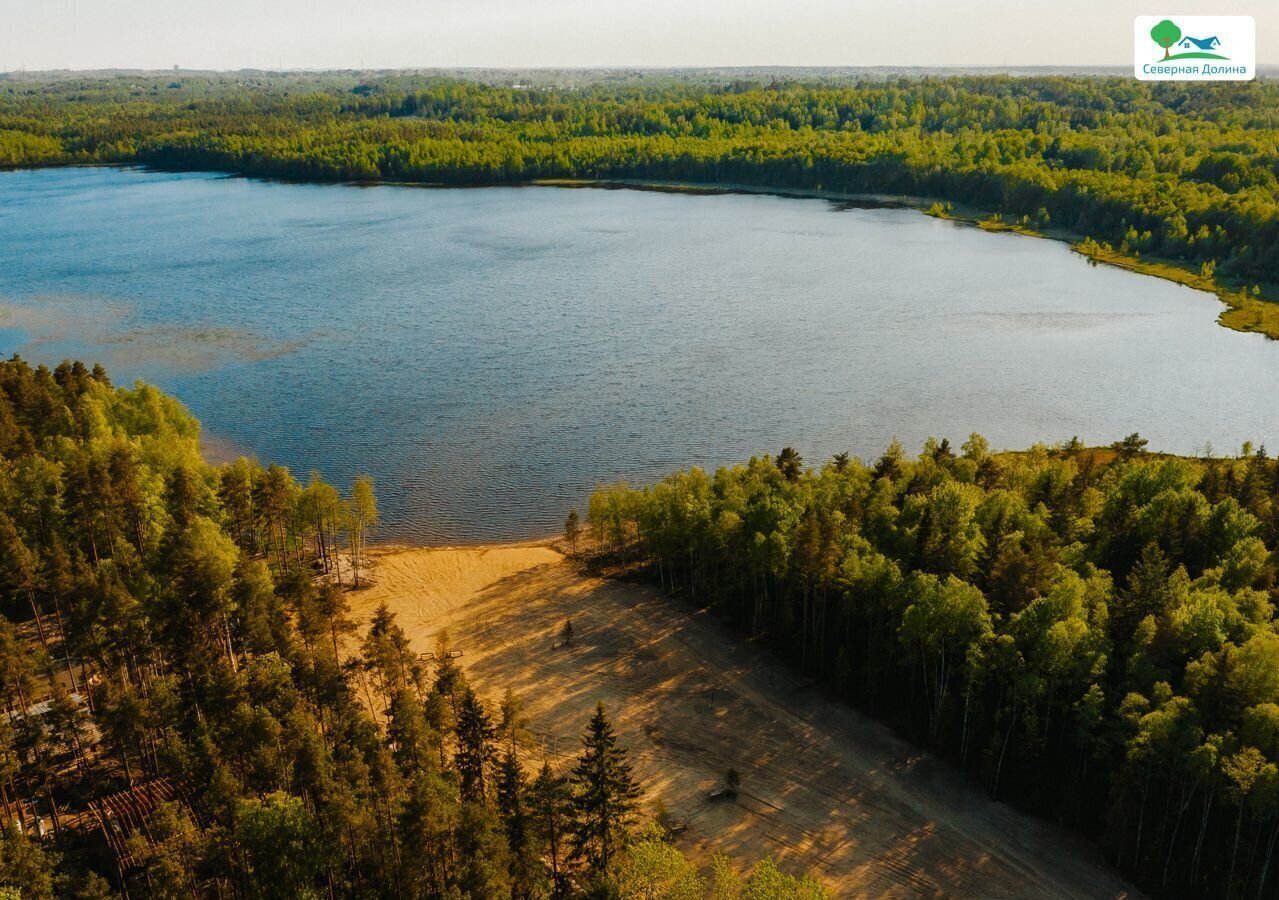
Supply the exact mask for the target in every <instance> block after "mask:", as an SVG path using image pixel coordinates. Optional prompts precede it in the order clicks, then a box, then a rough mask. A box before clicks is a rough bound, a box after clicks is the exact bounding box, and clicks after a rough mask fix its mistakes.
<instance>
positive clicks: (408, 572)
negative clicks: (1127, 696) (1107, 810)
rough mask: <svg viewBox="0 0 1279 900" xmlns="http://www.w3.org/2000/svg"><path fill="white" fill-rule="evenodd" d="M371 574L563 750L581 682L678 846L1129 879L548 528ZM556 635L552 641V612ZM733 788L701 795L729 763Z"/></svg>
mask: <svg viewBox="0 0 1279 900" xmlns="http://www.w3.org/2000/svg"><path fill="white" fill-rule="evenodd" d="M373 577H374V579H375V581H376V583H375V584H374V585H373V586H372V587H370V588H368V589H366V590H363V591H360V592H358V593H355V594H352V595H350V597H351V601H352V608H353V612H354V613H355V614H356V615H358V616H360V617H361V618H367V617H368V615H369V614H370V613H371V612H372V610H373V609H374V608H375V607H376V606H377V604H378V603H380V602H382V601H386V603H387V605H388V606H390V608H391V609H392V610H393V611H394V612H395V613H396V614H397V617H398V620H399V623H400V625H401V626H402V627H403V628H404V629H405V631H406V632H408V634H409V636H410V638H411V639H412V641H413V644H414V647H415V649H417V650H419V651H426V650H430V649H433V647H434V644H435V635H436V634H437V633H438V632H439V631H440V630H441V629H444V628H447V629H448V631H449V635H450V638H451V643H452V646H453V647H454V648H456V649H458V650H461V651H463V654H464V655H463V656H462V658H461V659H460V660H459V662H460V663H462V665H463V666H464V668H465V669H466V672H467V674H468V676H469V677H470V678H471V679H472V681H473V682H474V683H475V684H476V687H477V690H478V691H480V693H481V694H482V695H484V696H486V697H487V698H488V699H489V700H491V701H493V702H494V703H495V702H496V701H497V700H498V699H499V698H500V695H501V692H502V691H503V690H504V689H505V688H506V687H507V686H509V687H511V688H512V690H514V691H515V692H516V693H517V694H518V695H519V696H520V697H521V698H522V699H523V701H524V703H525V708H526V712H527V714H528V716H529V717H530V719H531V722H532V726H533V730H534V733H535V734H536V736H537V738H538V742H539V747H538V749H537V750H536V752H535V754H534V755H535V757H536V759H535V760H534V762H537V763H540V760H541V757H542V756H543V755H545V756H546V757H548V758H550V759H551V760H552V764H553V765H555V763H556V761H558V764H559V768H560V769H561V770H564V769H565V768H566V767H567V766H569V765H571V760H572V759H573V758H574V757H575V756H576V754H577V751H578V748H579V746H580V744H579V735H580V733H581V730H582V728H583V727H584V725H585V724H586V721H587V718H588V717H589V715H590V713H591V710H592V708H593V707H594V705H595V702H596V701H597V700H603V701H604V703H605V704H606V705H607V706H608V708H609V712H610V714H611V715H612V716H613V718H614V720H615V722H616V725H617V728H618V732H619V734H620V736H621V740H622V742H623V743H624V744H625V745H626V746H627V747H629V748H630V752H631V759H632V760H633V762H634V763H635V767H636V771H637V773H638V775H639V776H640V778H641V781H642V783H643V787H644V789H645V813H646V814H647V815H651V812H652V807H653V802H654V801H655V800H656V799H657V798H658V797H659V796H660V797H661V798H662V800H663V801H664V802H665V804H666V807H667V810H668V812H669V813H670V814H671V816H672V817H673V818H674V819H675V820H676V821H677V822H681V823H685V824H686V825H687V829H686V830H685V831H684V832H683V833H682V834H681V836H680V838H679V840H680V844H681V846H682V847H683V848H684V849H685V850H686V851H688V852H690V853H691V854H693V855H695V856H697V857H699V858H708V857H709V855H710V854H711V853H714V852H724V853H728V854H729V855H730V856H733V857H734V858H735V859H736V860H737V861H738V862H739V863H746V862H749V861H753V860H754V859H756V858H758V857H761V856H764V855H772V856H773V857H774V858H775V859H776V860H777V861H778V863H779V864H780V865H781V866H782V867H783V868H786V869H790V870H794V871H808V872H811V873H812V874H814V875H815V876H817V877H818V878H820V879H821V880H822V881H823V882H824V883H825V884H826V885H827V886H828V887H829V888H830V890H831V891H832V893H833V894H834V896H837V897H885V896H888V897H915V896H924V897H942V896H962V897H982V898H987V897H989V898H994V897H1007V898H1026V897H1054V898H1060V897H1079V898H1099V897H1130V898H1131V897H1138V896H1140V894H1138V893H1137V892H1136V891H1135V890H1134V889H1133V888H1131V887H1130V886H1129V885H1127V884H1126V883H1125V882H1124V881H1123V879H1122V878H1120V877H1119V876H1118V875H1117V874H1116V873H1114V872H1113V871H1112V870H1111V869H1110V868H1109V867H1108V866H1107V865H1106V864H1105V862H1104V861H1103V860H1102V859H1101V857H1100V854H1099V853H1098V851H1097V850H1096V849H1095V848H1093V847H1092V846H1090V845H1088V844H1087V843H1085V842H1083V841H1081V840H1079V839H1077V838H1075V837H1072V836H1071V835H1069V834H1067V833H1065V832H1063V831H1061V830H1059V829H1057V828H1054V827H1052V826H1050V825H1048V824H1045V823H1042V822H1039V821H1036V820H1035V819H1032V818H1030V817H1028V816H1024V815H1022V814H1020V813H1017V812H1016V811H1014V810H1012V809H1010V808H1008V807H1006V806H1002V805H1000V804H996V803H992V802H990V801H989V800H988V799H987V798H986V796H985V794H984V793H983V792H982V791H981V789H980V788H979V787H977V786H976V785H974V784H972V783H971V782H969V781H968V780H967V779H966V778H965V777H964V776H963V775H962V774H961V773H959V772H957V771H955V770H954V769H952V768H951V767H950V766H949V765H947V764H945V763H943V762H941V761H938V760H936V759H933V758H932V757H931V756H929V755H928V754H926V753H922V752H921V751H919V750H918V749H917V748H915V747H912V746H911V745H910V744H908V743H906V742H905V741H903V740H901V739H900V738H897V737H896V736H894V735H893V734H892V733H891V732H890V731H889V730H888V729H887V728H885V727H884V726H882V725H879V724H878V723H876V722H874V721H872V720H870V719H868V718H866V717H865V716H862V715H860V714H858V713H857V712H855V711H853V710H852V709H850V708H848V707H846V706H843V705H842V704H839V703H836V702H833V701H831V700H830V699H829V698H827V697H825V696H823V695H822V694H821V693H820V692H819V691H817V690H815V689H812V688H811V687H810V683H809V682H808V681H807V680H804V679H801V678H799V677H797V676H795V675H794V674H791V673H789V672H788V671H787V670H786V669H785V668H784V667H783V666H781V665H779V664H777V663H775V662H773V661H772V660H770V659H769V658H768V657H767V655H766V654H764V653H762V652H760V651H758V650H756V649H755V648H753V647H751V646H750V645H748V644H746V643H745V642H744V641H743V640H742V639H741V638H740V637H739V636H737V635H734V634H733V633H731V632H730V631H728V629H726V628H724V627H723V626H722V625H720V623H718V622H717V621H716V620H715V619H714V618H713V617H711V616H709V615H706V614H699V613H696V612H693V611H691V610H689V609H687V608H686V607H684V606H682V605H680V604H678V603H676V602H674V601H671V600H668V599H666V598H664V597H662V596H661V594H660V593H659V592H658V591H657V590H656V589H655V588H649V587H644V586H638V585H635V584H629V583H624V582H614V581H606V580H601V579H598V578H592V577H588V576H585V575H583V574H582V573H581V572H580V571H579V570H578V569H577V568H576V567H575V566H574V565H572V564H570V563H568V562H566V561H565V560H564V559H563V557H561V556H560V554H558V553H557V552H556V551H555V550H553V549H552V548H551V547H549V546H547V545H545V544H518V545H498V546H492V547H475V548H461V549H440V550H416V549H415V550H391V549H388V550H383V551H379V552H378V553H377V554H376V562H375V568H374V572H373ZM569 618H571V619H572V622H573V631H574V639H573V642H572V644H571V645H569V646H566V647H556V644H557V643H558V642H559V640H560V630H561V628H562V626H563V624H564V621H565V619H569ZM730 767H732V768H735V769H737V771H738V772H740V773H741V790H740V793H739V796H738V798H737V800H736V801H728V800H710V799H708V796H709V794H710V793H711V792H712V791H713V790H715V788H716V787H717V786H718V785H719V784H720V782H721V781H722V779H723V776H724V773H725V772H726V771H727V770H728V769H729V768H730Z"/></svg>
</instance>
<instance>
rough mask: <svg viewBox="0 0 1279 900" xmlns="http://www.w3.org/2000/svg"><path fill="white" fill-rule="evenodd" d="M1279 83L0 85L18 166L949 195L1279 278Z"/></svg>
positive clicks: (310, 80) (261, 81) (993, 79)
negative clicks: (106, 165) (134, 166)
mask: <svg viewBox="0 0 1279 900" xmlns="http://www.w3.org/2000/svg"><path fill="white" fill-rule="evenodd" d="M1277 146H1279V84H1275V83H1273V82H1252V83H1243V84H1215V85H1208V84H1196V85H1189V86H1188V85H1177V84H1165V83H1139V82H1134V81H1132V80H1131V79H1103V78H1084V77H1073V78H1072V77H1036V78H1013V77H1007V76H987V77H977V76H966V77H951V78H920V79H906V78H901V79H894V80H888V81H866V82H855V83H851V84H831V83H825V84H823V83H801V82H791V81H781V82H760V81H738V82H725V81H719V82H716V81H714V80H707V79H694V80H677V79H671V78H652V79H648V80H639V81H634V82H629V83H623V84H612V83H608V82H603V83H598V84H588V85H572V86H570V87H566V88H554V87H549V86H540V87H536V88H533V87H502V86H496V85H491V84H480V83H476V82H470V81H461V80H451V79H445V78H428V77H425V76H386V77H380V78H375V79H369V80H361V81H357V80H355V79H354V78H344V77H341V76H328V77H322V76H294V77H279V78H274V79H272V78H258V79H245V78H238V77H232V76H226V77H223V78H192V77H188V76H183V77H182V78H180V79H179V80H172V79H170V78H157V77H154V76H128V77H121V78H116V79H105V80H84V79H60V80H52V81H43V82H41V81H30V80H13V81H8V82H6V81H0V166H25V165H58V164H69V163H84V162H111V163H147V164H151V165H155V166H162V167H173V168H183V169H215V170H224V171H234V172H241V173H246V174H253V175H263V176H280V177H288V178H303V179H329V180H347V179H392V180H400V181H412V182H431V183H442V184H477V183H500V182H521V181H529V180H534V179H547V178H586V179H627V178H630V179H648V180H675V181H689V182H699V183H730V184H742V185H752V186H756V187H766V188H791V189H817V190H826V191H833V192H848V193H884V194H908V195H918V196H929V197H936V198H940V199H943V200H946V201H950V202H952V203H957V204H965V205H968V206H970V207H972V208H975V209H977V210H980V211H982V212H984V213H995V214H998V215H1000V216H1002V217H1003V218H1004V220H1005V221H1007V222H1011V223H1024V224H1030V225H1034V226H1036V227H1040V228H1044V227H1060V228H1062V229H1064V230H1066V231H1067V232H1070V233H1073V234H1075V235H1077V236H1079V237H1085V236H1088V237H1092V238H1094V239H1095V240H1097V241H1100V242H1104V243H1108V244H1110V245H1112V246H1113V247H1115V248H1116V249H1118V250H1120V251H1122V252H1124V253H1129V254H1147V255H1155V256H1159V257H1164V258H1168V259H1173V260H1179V261H1182V262H1185V263H1190V264H1193V265H1194V266H1199V265H1202V264H1210V265H1211V267H1212V268H1211V269H1210V270H1211V271H1215V272H1216V273H1217V275H1218V276H1219V277H1221V276H1224V277H1226V278H1229V279H1233V280H1235V281H1237V282H1242V283H1244V284H1245V286H1256V284H1257V283H1258V282H1260V283H1263V284H1267V285H1273V283H1275V282H1276V281H1279V151H1276V147H1277Z"/></svg>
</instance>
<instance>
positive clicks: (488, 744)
mask: <svg viewBox="0 0 1279 900" xmlns="http://www.w3.org/2000/svg"><path fill="white" fill-rule="evenodd" d="M496 736H497V729H496V728H494V727H493V721H492V719H491V718H490V717H489V713H488V710H486V709H485V708H484V704H483V702H481V700H480V698H479V697H477V696H475V691H474V690H472V689H471V688H470V687H469V686H468V687H467V688H466V690H465V691H464V692H463V694H462V703H461V706H460V708H459V710H458V716H457V757H456V765H457V774H458V779H459V782H460V786H461V792H462V799H463V800H469V801H472V802H475V803H483V802H485V801H486V799H487V798H488V785H489V773H490V772H492V770H493V763H494V759H495V756H496V750H495V749H494V746H493V741H494V738H495V737H496Z"/></svg>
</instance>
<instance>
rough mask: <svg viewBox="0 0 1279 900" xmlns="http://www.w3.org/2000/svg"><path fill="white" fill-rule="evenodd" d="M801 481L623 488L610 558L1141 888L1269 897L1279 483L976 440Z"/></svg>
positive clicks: (1138, 443)
mask: <svg viewBox="0 0 1279 900" xmlns="http://www.w3.org/2000/svg"><path fill="white" fill-rule="evenodd" d="M792 474H793V475H794V476H795V477H794V478H793V479H791V478H787V477H785V475H784V474H783V473H781V472H780V471H779V470H778V468H777V466H776V465H773V464H771V461H769V460H761V459H756V460H751V461H750V462H748V463H746V464H745V465H740V466H735V467H732V468H724V469H720V470H719V471H717V472H715V473H714V475H713V476H711V477H710V478H709V479H708V480H705V477H704V476H702V475H701V473H697V472H695V471H690V472H688V473H683V474H678V475H674V476H671V477H668V478H666V479H664V480H663V481H662V482H660V483H659V484H657V485H654V486H652V487H649V488H645V489H640V490H625V489H623V488H614V489H612V490H611V491H610V493H609V496H608V502H609V504H610V508H611V509H613V510H616V511H618V512H617V516H618V519H617V521H616V522H615V523H614V527H615V530H616V534H617V535H618V536H619V537H618V540H619V546H618V548H617V549H618V552H619V553H622V554H623V555H626V554H630V555H631V556H632V557H634V558H635V559H638V560H645V561H648V562H650V563H652V564H653V569H654V577H655V578H657V577H660V579H661V581H662V583H663V584H664V585H665V586H666V587H667V588H668V589H671V590H672V591H674V592H676V593H677V594H679V595H682V596H688V597H689V598H690V599H692V596H693V591H694V586H696V588H695V589H696V603H697V604H698V606H699V607H700V606H704V605H706V604H707V603H710V604H712V605H713V606H715V607H716V608H717V609H718V610H719V611H720V612H721V613H723V614H725V615H727V616H728V617H730V618H731V619H732V620H733V621H735V622H736V623H737V624H738V626H739V627H740V628H742V629H743V631H746V632H748V633H751V634H756V635H760V636H761V637H762V639H763V640H765V641H767V642H768V643H769V644H770V646H772V647H773V648H774V650H775V651H776V652H778V653H780V654H781V655H782V656H784V657H785V658H786V659H787V660H788V661H790V662H791V663H793V664H794V665H795V666H797V667H799V668H800V669H801V670H802V671H804V672H806V673H809V674H811V675H812V676H813V677H816V678H819V679H822V680H825V681H826V682H828V683H829V684H831V685H832V686H833V687H834V688H835V689H836V690H838V691H839V692H840V693H841V694H843V695H844V696H846V697H849V698H851V699H853V700H855V701H857V702H859V703H862V704H864V705H866V706H867V707H868V708H869V709H871V710H873V711H876V712H880V713H882V714H884V715H886V716H887V717H889V718H890V720H891V721H892V722H893V723H894V724H895V725H896V726H897V727H899V728H901V729H903V730H905V731H907V732H909V733H911V734H913V735H914V736H916V737H917V738H918V739H920V740H921V741H923V742H926V743H927V744H928V745H929V746H931V747H933V748H935V749H937V750H939V751H940V752H943V753H947V754H950V755H953V756H954V757H955V758H956V759H957V760H958V761H959V762H960V763H961V764H963V765H965V766H966V767H968V768H969V769H971V770H972V771H973V773H974V774H975V775H976V776H977V777H979V778H981V779H982V781H983V782H984V783H985V785H986V786H987V787H988V788H989V789H990V790H991V791H992V792H993V793H995V794H996V795H997V796H1009V795H1012V794H1014V793H1015V794H1016V795H1017V796H1019V797H1020V798H1022V800H1023V802H1025V803H1027V804H1029V805H1032V806H1034V807H1035V808H1036V809H1039V810H1041V811H1043V812H1045V813H1047V814H1050V815H1052V816H1055V817H1058V818H1060V819H1062V820H1064V821H1068V822H1074V823H1076V824H1078V825H1080V826H1081V827H1083V828H1084V829H1085V830H1089V829H1091V830H1093V831H1094V832H1095V833H1099V834H1103V835H1104V840H1105V843H1106V845H1107V847H1108V848H1109V849H1111V850H1112V851H1113V852H1114V853H1115V854H1116V855H1117V857H1118V858H1121V859H1123V860H1127V862H1126V863H1125V864H1124V865H1125V868H1126V869H1127V870H1128V871H1129V872H1131V873H1132V874H1133V875H1135V876H1136V877H1137V878H1139V879H1141V880H1142V881H1143V883H1150V884H1151V885H1153V886H1155V887H1156V888H1158V887H1159V886H1160V885H1162V884H1164V883H1165V877H1166V878H1167V883H1168V884H1172V883H1174V882H1176V883H1191V882H1193V881H1194V879H1201V880H1202V884H1203V885H1204V892H1203V893H1204V896H1212V895H1214V892H1216V893H1217V894H1221V893H1223V892H1226V891H1227V889H1228V888H1230V885H1231V882H1232V876H1231V875H1230V871H1231V868H1232V864H1231V858H1232V857H1235V865H1234V869H1235V870H1236V871H1235V874H1234V876H1233V880H1234V888H1233V891H1234V893H1235V894H1236V895H1238V894H1239V891H1240V890H1241V887H1240V885H1242V884H1244V883H1247V885H1248V886H1249V887H1248V890H1249V891H1252V892H1254V893H1255V891H1256V889H1257V888H1258V886H1260V885H1262V884H1264V885H1265V886H1266V887H1267V889H1268V888H1269V887H1271V886H1272V885H1273V883H1274V882H1273V879H1274V878H1275V875H1276V873H1275V869H1274V867H1273V866H1271V865H1268V864H1267V863H1266V862H1265V859H1264V855H1263V856H1262V858H1261V859H1260V860H1258V858H1257V856H1256V855H1255V854H1254V855H1252V856H1251V857H1250V856H1249V854H1248V852H1247V851H1248V844H1247V841H1248V840H1250V839H1251V840H1256V838H1255V836H1256V835H1258V834H1262V835H1271V836H1275V835H1279V772H1276V774H1275V777H1274V778H1272V771H1273V770H1274V767H1275V766H1277V765H1279V756H1276V754H1279V738H1276V734H1279V725H1277V724H1276V723H1279V714H1277V713H1276V712H1275V710H1276V709H1279V632H1277V628H1276V622H1275V607H1274V600H1275V594H1276V558H1275V555H1274V553H1273V548H1275V547H1276V545H1279V515H1277V514H1276V513H1277V511H1279V504H1276V502H1275V494H1276V491H1277V490H1279V465H1276V464H1275V462H1274V461H1272V460H1270V459H1268V458H1267V457H1266V456H1265V455H1264V454H1262V453H1260V452H1259V451H1258V452H1254V451H1253V450H1252V448H1251V447H1247V448H1245V449H1244V451H1243V453H1242V454H1241V456H1240V457H1239V458H1237V459H1221V460H1190V459H1177V458H1170V457H1164V456H1159V455H1157V454H1152V453H1149V452H1147V450H1146V449H1145V446H1144V443H1143V441H1142V439H1141V438H1140V436H1138V435H1130V436H1129V437H1128V438H1126V439H1124V440H1122V441H1119V442H1117V444H1116V446H1115V447H1113V448H1107V449H1105V450H1090V449H1087V448H1085V447H1084V446H1083V445H1082V443H1081V442H1079V441H1072V442H1070V443H1068V444H1065V445H1060V446H1057V447H1050V446H1047V445H1038V446H1036V447H1033V448H1031V449H1030V450H1029V451H1026V452H1024V453H997V454H992V453H991V452H990V450H989V447H988V445H987V443H986V442H985V441H984V439H982V438H981V437H980V436H979V435H974V436H972V437H970V438H969V440H968V441H967V442H965V445H964V449H963V453H962V455H960V456H958V457H957V456H955V455H954V454H953V453H952V452H951V450H950V447H949V444H948V443H947V442H945V441H941V440H929V441H928V442H927V443H926V444H925V446H924V448H923V452H922V453H921V454H920V456H919V457H918V458H916V459H910V458H908V457H907V456H906V454H905V453H904V452H903V451H902V450H901V448H900V446H893V447H890V448H889V450H888V451H887V452H886V453H885V454H884V455H883V456H882V457H881V458H880V459H879V460H878V461H876V462H875V463H874V465H870V466H868V465H864V464H862V463H860V462H858V461H856V460H851V459H840V458H838V457H836V458H834V459H832V461H831V462H830V463H829V464H828V465H826V466H825V467H823V468H821V469H819V470H815V471H802V472H798V473H792ZM1253 750H1255V751H1257V753H1259V754H1260V757H1259V758H1256V757H1254V755H1253V753H1252V752H1251V751H1253ZM1230 784H1235V785H1236V787H1234V788H1228V786H1229V785H1230ZM1223 823H1228V824H1223ZM1236 826H1237V828H1236ZM1249 829H1251V831H1250V830H1249ZM1236 830H1238V832H1239V834H1240V835H1241V841H1242V842H1243V844H1244V846H1243V848H1242V849H1241V850H1240V852H1239V853H1238V854H1236V853H1235V850H1236V847H1235V840H1234V835H1235V832H1236ZM1249 835H1252V836H1253V837H1252V838H1250V837H1249ZM1214 873H1215V874H1214ZM726 877H727V875H726ZM725 883H727V882H725ZM1194 883H1200V882H1194ZM713 889H714V890H718V888H713ZM725 890H726V891H729V892H728V893H725V894H724V896H736V895H735V894H732V893H731V890H732V889H727V888H726V889H725Z"/></svg>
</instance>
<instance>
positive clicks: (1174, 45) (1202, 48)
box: [1150, 19, 1230, 62]
mask: <svg viewBox="0 0 1279 900" xmlns="http://www.w3.org/2000/svg"><path fill="white" fill-rule="evenodd" d="M1150 39H1151V40H1152V41H1154V42H1155V43H1156V44H1157V45H1158V46H1160V47H1162V48H1163V51H1164V55H1163V56H1162V57H1161V58H1160V60H1159V61H1160V62H1164V61H1168V62H1171V61H1172V60H1175V59H1230V57H1229V56H1223V55H1222V54H1220V53H1213V52H1212V51H1213V50H1219V49H1220V48H1221V39H1220V38H1219V37H1217V35H1215V34H1212V35H1207V36H1205V37H1191V36H1190V35H1188V34H1182V31H1181V26H1179V25H1178V24H1177V23H1176V22H1174V21H1173V20H1172V19H1163V20H1161V21H1159V22H1156V23H1155V26H1154V27H1153V28H1151V29H1150ZM1174 50H1176V51H1177V52H1175V53H1174V52H1173V51H1174Z"/></svg>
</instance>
